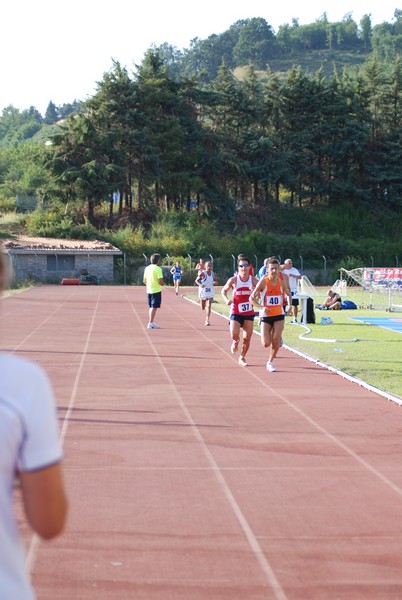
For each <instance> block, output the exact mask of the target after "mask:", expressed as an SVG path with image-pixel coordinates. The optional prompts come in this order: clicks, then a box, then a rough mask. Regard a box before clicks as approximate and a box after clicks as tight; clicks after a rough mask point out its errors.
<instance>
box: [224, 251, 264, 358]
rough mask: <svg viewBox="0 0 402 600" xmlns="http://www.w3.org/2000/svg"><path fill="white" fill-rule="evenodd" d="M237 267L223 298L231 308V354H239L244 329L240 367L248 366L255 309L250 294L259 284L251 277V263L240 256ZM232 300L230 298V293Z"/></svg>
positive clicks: (226, 286) (228, 282) (225, 288)
mask: <svg viewBox="0 0 402 600" xmlns="http://www.w3.org/2000/svg"><path fill="white" fill-rule="evenodd" d="M240 256H241V257H242V258H239V260H238V263H237V267H238V272H237V273H236V274H235V275H234V276H233V277H230V278H229V279H228V280H227V282H226V284H225V285H224V287H223V288H222V292H221V293H222V297H223V298H224V300H225V302H226V304H227V305H228V306H230V335H231V338H232V346H231V352H232V353H233V354H234V353H235V352H237V350H238V347H239V343H240V329H243V337H242V346H241V353H240V358H239V365H241V366H242V367H246V366H247V362H246V354H247V351H248V349H249V347H250V341H251V336H252V335H253V321H254V308H253V305H252V304H251V302H250V294H251V292H252V290H253V289H254V287H255V286H256V284H257V280H256V279H255V277H252V276H251V275H250V261H249V260H248V258H246V257H245V256H244V255H240ZM229 291H231V292H232V298H228V295H227V294H228V292H229Z"/></svg>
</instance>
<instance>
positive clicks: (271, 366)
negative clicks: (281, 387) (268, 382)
mask: <svg viewBox="0 0 402 600" xmlns="http://www.w3.org/2000/svg"><path fill="white" fill-rule="evenodd" d="M267 371H269V372H270V373H275V371H276V369H275V366H274V363H272V362H270V361H268V362H267Z"/></svg>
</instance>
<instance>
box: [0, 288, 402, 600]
mask: <svg viewBox="0 0 402 600" xmlns="http://www.w3.org/2000/svg"><path fill="white" fill-rule="evenodd" d="M0 308H1V311H0V321H1V326H0V331H1V348H2V349H3V350H7V351H11V352H15V353H18V354H21V355H24V356H27V357H29V358H31V359H32V360H34V361H37V362H38V363H40V364H41V365H43V366H44V367H45V368H46V370H47V371H48V373H49V375H50V377H51V379H52V382H53V385H54V388H55V392H56V396H57V401H58V411H59V418H60V429H61V436H62V440H63V444H64V452H65V462H64V466H65V468H64V472H65V480H66V485H67V489H68V494H69V499H70V505H71V506H70V514H69V521H68V526H67V528H66V531H65V533H64V534H63V535H62V536H61V537H60V538H58V539H57V540H55V541H54V542H47V543H44V542H41V541H39V540H38V538H37V537H36V536H32V534H31V533H30V532H29V531H28V529H27V528H26V525H25V523H24V520H23V519H22V517H21V511H20V508H19V506H18V500H19V499H18V497H16V504H17V511H18V514H19V518H20V521H21V527H22V530H23V533H24V538H25V540H26V545H27V551H28V559H27V562H28V568H29V570H30V572H31V574H32V579H33V581H34V584H35V587H36V590H37V594H38V600H106V599H107V600H131V599H151V600H154V599H158V600H159V599H160V600H170V599H171V600H199V599H203V600H204V599H206V600H221V599H222V600H229V599H230V600H233V599H234V600H243V599H246V600H248V599H266V600H271V599H273V600H285V599H288V600H299V599H300V600H315V599H316V600H335V599H337V600H344V599H348V600H360V599H361V600H363V599H364V600H374V599H378V600H389V599H400V598H402V466H401V456H402V436H401V430H402V412H401V408H400V407H399V406H398V405H396V404H394V403H392V402H389V401H387V400H386V399H384V398H383V397H380V396H378V395H375V394H374V393H373V392H371V391H368V390H366V389H364V388H362V387H359V386H358V385H356V384H353V383H351V382H349V381H347V380H345V379H343V378H342V377H339V376H338V375H336V374H334V373H331V372H329V371H327V370H325V369H324V368H322V367H320V366H318V365H315V364H313V363H311V362H308V361H306V360H304V359H303V358H301V357H299V356H297V355H294V354H292V353H290V352H289V351H287V350H285V349H282V350H281V355H280V358H279V359H278V360H277V366H278V367H279V368H280V372H277V373H267V371H266V370H265V360H266V356H265V351H263V349H262V347H261V345H260V339H259V337H258V336H254V338H253V342H252V348H251V351H250V353H249V362H250V367H248V368H246V369H242V368H241V367H239V366H238V364H237V360H235V358H234V357H233V356H232V355H231V354H230V352H229V348H230V342H229V332H228V325H227V322H226V321H225V320H224V319H223V318H221V317H219V316H217V315H213V316H212V326H211V327H205V326H204V318H203V314H202V313H201V310H200V308H199V307H198V306H196V305H194V304H192V303H190V302H187V301H186V300H185V299H183V298H181V297H176V296H175V295H174V293H173V290H172V289H166V290H165V291H164V300H163V307H162V309H161V311H159V313H160V314H159V315H158V319H157V321H158V322H159V323H160V325H161V326H162V329H160V330H151V331H148V330H147V329H146V328H145V325H146V322H147V307H146V303H145V290H144V288H137V287H102V286H101V287H85V286H82V287H75V286H72V287H68V286H66V287H65V286H43V287H38V288H36V289H32V290H30V291H27V292H24V293H21V294H18V295H15V296H12V297H10V298H6V299H4V300H3V301H2V302H1V305H0ZM285 340H286V333H285ZM16 495H17V496H18V492H16ZM0 597H1V590H0ZM16 600H17V599H16Z"/></svg>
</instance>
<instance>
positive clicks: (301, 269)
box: [299, 254, 303, 273]
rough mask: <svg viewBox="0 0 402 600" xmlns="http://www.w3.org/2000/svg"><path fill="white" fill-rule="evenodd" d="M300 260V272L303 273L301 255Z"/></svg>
mask: <svg viewBox="0 0 402 600" xmlns="http://www.w3.org/2000/svg"><path fill="white" fill-rule="evenodd" d="M299 258H300V271H301V272H302V273H303V257H302V256H301V255H300V254H299Z"/></svg>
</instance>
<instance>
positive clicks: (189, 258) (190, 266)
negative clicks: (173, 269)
mask: <svg viewBox="0 0 402 600" xmlns="http://www.w3.org/2000/svg"><path fill="white" fill-rule="evenodd" d="M187 256H188V257H189V259H190V273H191V272H192V269H191V264H192V258H191V256H190V254H187Z"/></svg>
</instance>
